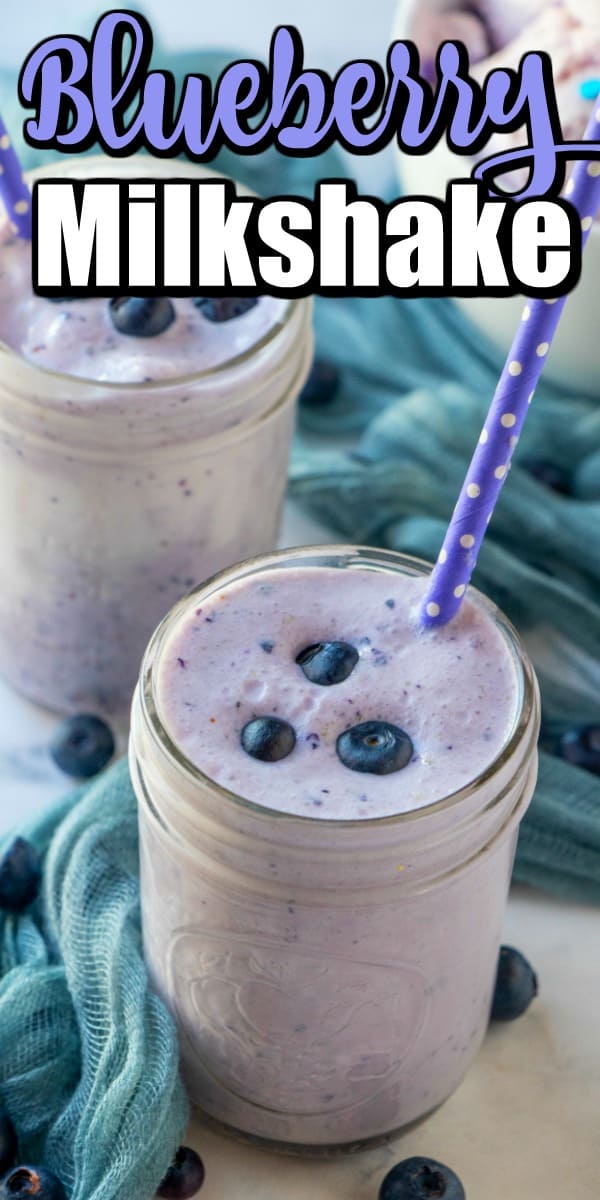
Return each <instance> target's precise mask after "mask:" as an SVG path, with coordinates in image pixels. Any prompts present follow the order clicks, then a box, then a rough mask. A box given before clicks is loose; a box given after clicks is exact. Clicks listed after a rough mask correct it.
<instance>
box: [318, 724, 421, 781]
mask: <svg viewBox="0 0 600 1200" xmlns="http://www.w3.org/2000/svg"><path fill="white" fill-rule="evenodd" d="M336 750H337V755H338V758H339V759H340V761H341V762H342V763H343V764H344V766H345V767H349V768H350V770H351V771H362V772H365V773H367V774H370V775H390V774H391V773H392V772H393V771H401V770H402V768H403V767H405V766H407V764H408V763H409V762H410V760H411V758H412V756H413V744H412V742H411V740H410V738H409V736H408V734H407V733H405V732H404V730H403V729H398V726H397V725H391V724H390V723H389V722H388V721H363V722H362V723H361V724H360V725H353V726H352V728H351V729H346V731H345V732H344V733H341V734H340V736H339V738H338V740H337V743H336Z"/></svg>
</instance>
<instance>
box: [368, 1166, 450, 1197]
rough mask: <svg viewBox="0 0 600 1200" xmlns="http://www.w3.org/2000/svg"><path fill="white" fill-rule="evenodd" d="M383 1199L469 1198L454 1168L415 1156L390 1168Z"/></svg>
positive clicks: (382, 1193) (384, 1185) (383, 1187)
mask: <svg viewBox="0 0 600 1200" xmlns="http://www.w3.org/2000/svg"><path fill="white" fill-rule="evenodd" d="M379 1200H465V1189H464V1187H463V1185H462V1183H461V1182H460V1179H459V1178H458V1175H455V1174H454V1171H451V1170H450V1167H445V1166H444V1164H443V1163H439V1162H436V1161H435V1159H434V1158H421V1157H419V1156H415V1157H414V1158H405V1159H404V1161H403V1162H399V1163H397V1164H396V1166H395V1167H392V1169H391V1171H388V1173H387V1175H386V1177H385V1179H384V1181H383V1183H382V1185H381V1187H380V1189H379Z"/></svg>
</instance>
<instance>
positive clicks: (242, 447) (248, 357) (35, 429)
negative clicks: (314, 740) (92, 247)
mask: <svg viewBox="0 0 600 1200" xmlns="http://www.w3.org/2000/svg"><path fill="white" fill-rule="evenodd" d="M146 161H148V163H149V165H148V167H147V168H145V166H144V165H143V164H144V160H143V159H139V158H138V159H133V160H127V161H126V162H123V161H121V162H120V163H119V165H118V170H119V175H121V176H124V177H126V178H127V177H129V178H132V179H138V178H142V177H144V175H147V176H148V177H155V176H157V175H163V176H164V175H169V176H173V175H174V174H176V175H177V177H181V178H185V177H188V176H189V177H190V178H191V179H194V178H198V177H199V176H200V177H202V176H205V175H206V174H208V175H210V172H208V173H207V172H206V171H205V170H203V169H202V168H198V167H194V166H192V165H189V164H184V163H177V164H173V163H172V162H167V161H165V160H155V159H152V160H151V161H150V160H146ZM57 170H58V169H57V166H56V164H53V165H51V166H49V167H47V168H44V169H43V170H41V171H38V172H34V173H33V176H32V178H42V177H43V176H55V175H56V174H57ZM60 171H61V174H64V175H66V176H69V177H75V176H76V177H84V176H86V177H94V178H100V177H102V176H103V175H104V176H109V175H114V173H115V164H114V162H113V161H112V160H110V159H107V158H102V157H92V158H85V159H81V160H79V161H77V162H69V163H68V164H67V166H66V167H65V166H64V165H62V164H61V168H60ZM311 353H312V332H311V320H310V302H309V301H306V300H302V301H285V300H279V299H275V298H270V297H265V298H261V299H259V300H250V299H245V300H212V301H209V300H206V299H203V298H202V297H200V298H198V299H196V300H194V299H178V300H173V301H170V300H165V299H160V298H151V299H147V300H138V301H135V300H133V301H127V300H125V299H119V300H117V301H114V302H110V301H108V300H99V299H78V300H70V301H69V300H66V299H65V300H64V301H58V302H53V301H50V300H48V299H43V298H41V297H38V296H35V295H34V294H33V292H32V287H31V261H30V247H29V244H28V243H27V242H26V241H25V240H24V239H22V238H18V237H16V236H14V234H13V233H12V231H11V227H10V224H9V222H8V221H7V220H4V223H3V224H0V496H1V499H2V503H1V505H0V558H1V560H2V563H3V579H4V583H3V588H2V594H1V597H0V673H1V674H2V675H4V676H5V677H6V678H7V679H8V681H9V682H10V683H12V684H13V685H14V686H15V687H16V688H18V689H19V690H20V691H22V692H24V693H25V694H26V695H27V696H29V697H31V698H32V699H34V700H36V701H37V702H39V703H41V704H43V705H45V706H48V707H50V708H53V709H56V710H59V711H65V712H72V711H77V710H86V709H87V710H92V711H96V712H101V713H107V714H120V713H125V712H126V710H127V707H128V705H129V703H130V699H131V694H132V691H133V687H134V684H135V679H136V675H137V671H138V668H139V661H140V658H141V655H142V652H143V649H144V646H145V644H146V642H147V640H148V637H149V636H150V633H151V632H152V629H153V628H154V627H155V626H156V624H157V622H158V621H159V620H160V618H161V616H162V615H163V613H164V612H165V611H166V610H167V608H168V607H169V606H170V605H171V604H172V603H174V601H175V600H176V599H177V598H178V597H179V596H180V595H181V594H182V593H183V592H185V591H186V590H188V589H189V588H190V587H191V586H192V585H193V584H194V583H198V582H200V581H201V580H202V579H204V578H206V577H208V576H209V575H211V574H212V573H214V571H216V570H219V569H221V568H222V567H225V566H227V565H228V564H229V563H231V562H233V561H236V560H238V559H239V558H240V557H244V556H246V555H247V554H254V553H262V552H265V551H267V550H270V549H272V548H273V546H274V545H275V543H276V540H277V530H278V524H279V517H280V512H281V505H282V501H283V495H284V489H285V481H286V472H287V462H288V454H289V446H290V440H291V435H292V431H293V425H294V411H295V400H296V398H297V396H298V393H299V391H300V389H301V386H302V384H303V382H304V379H305V376H306V373H307V371H308V367H309V364H310V359H311Z"/></svg>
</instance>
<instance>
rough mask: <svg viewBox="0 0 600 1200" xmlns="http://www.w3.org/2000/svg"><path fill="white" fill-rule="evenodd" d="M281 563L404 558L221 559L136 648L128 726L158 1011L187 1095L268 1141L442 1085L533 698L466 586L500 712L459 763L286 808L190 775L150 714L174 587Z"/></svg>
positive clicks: (511, 818) (482, 945)
mask: <svg viewBox="0 0 600 1200" xmlns="http://www.w3.org/2000/svg"><path fill="white" fill-rule="evenodd" d="M303 566H310V567H313V568H314V567H315V566H316V567H321V566H325V567H327V568H329V569H330V568H332V567H334V568H335V569H337V570H339V571H340V587H343V575H344V573H347V572H349V571H352V570H355V569H357V568H360V569H363V570H364V569H365V567H366V568H368V569H370V570H375V571H381V572H386V573H387V574H388V575H389V576H393V575H398V574H400V575H402V574H408V575H414V574H422V573H425V572H427V571H429V569H430V568H429V567H428V566H427V565H426V564H424V563H422V562H420V561H418V560H416V559H412V558H408V557H405V556H403V555H400V554H395V553H391V552H390V553H388V552H384V551H376V550H370V549H362V548H358V549H357V548H350V547H323V548H320V549H308V550H307V549H303V550H299V551H292V552H284V553H280V554H278V555H272V556H269V557H268V558H263V559H258V560H255V561H252V562H249V563H245V564H242V565H241V566H240V567H236V568H232V569H231V570H228V571H225V572H223V573H221V574H220V575H218V576H216V577H215V578H214V579H213V580H211V581H209V582H208V583H207V584H205V585H204V587H202V588H200V589H198V590H197V591H196V592H194V593H193V594H192V596H191V597H188V598H186V599H184V600H183V601H181V602H180V603H179V604H178V605H177V606H176V607H175V608H174V609H173V611H172V612H171V613H170V614H169V615H168V616H167V617H166V619H165V620H164V621H163V623H162V625H161V626H160V627H159V629H158V630H157V632H156V633H155V635H154V637H153V638H152V640H151V642H150V645H149V648H148V650H147V653H146V656H145V659H144V662H143V666H142V673H141V678H140V681H139V684H138V688H137V690H136V694H135V698H134V703H133V714H132V731H131V740H130V763H131V774H132V779H133V784H134V788H135V792H136V794H137V799H138V804H139V829H140V855H141V904H142V921H143V931H144V945H145V953H146V959H147V963H148V968H149V971H150V975H151V979H152V982H153V985H154V986H155V988H156V989H157V991H158V992H159V994H160V995H161V996H162V998H163V1000H164V1002H165V1003H166V1005H167V1006H168V1008H169V1009H170V1011H171V1013H172V1014H173V1017H174V1018H175V1021H176V1023H177V1026H178V1029H179V1036H180V1046H181V1063H182V1069H183V1075H184V1080H185V1083H186V1086H187V1088H188V1091H189V1095H190V1097H191V1100H192V1101H193V1102H194V1104H195V1105H197V1106H198V1107H199V1108H200V1109H201V1110H202V1111H203V1112H204V1113H205V1114H206V1115H207V1116H208V1117H209V1118H212V1119H213V1120H214V1121H216V1122H218V1123H219V1124H221V1125H224V1126H227V1127H229V1128H230V1129H233V1130H235V1131H237V1132H238V1133H241V1134H243V1135H245V1136H247V1137H250V1138H255V1139H260V1140H261V1141H264V1142H269V1143H272V1144H275V1145H278V1146H279V1147H282V1148H287V1149H289V1150H297V1151H300V1150H304V1151H310V1152H324V1151H328V1152H331V1150H332V1149H335V1148H338V1147H346V1148H347V1147H355V1146H356V1145H362V1144H363V1143H368V1142H370V1141H372V1140H375V1139H378V1138H380V1137H382V1136H383V1135H387V1134H390V1133H392V1132H395V1131H397V1130H399V1129H400V1128H402V1127H403V1126H405V1125H407V1124H409V1123H410V1122H413V1121H415V1120H416V1119H417V1118H420V1117H422V1116H423V1115H424V1114H426V1113H428V1112H430V1111H431V1110H432V1109H434V1108H435V1107H436V1106H437V1105H439V1104H440V1103H441V1102H442V1101H443V1100H445V1099H446V1098H447V1097H448V1096H449V1095H450V1093H451V1092H452V1091H453V1090H454V1089H455V1088H456V1087H457V1085H458V1084H459V1083H460V1081H461V1080H462V1078H463V1076H464V1074H465V1072H466V1070H467V1068H468V1067H469V1065H470V1063H471V1062H472V1061H473V1059H474V1057H475V1055H476V1054H477V1051H478V1049H479V1047H480V1045H481V1042H482V1039H483V1036H484V1034H485V1031H486V1027H487V1024H488V1018H489V1011H490V1003H491V996H492V989H493V985H494V980H495V972H496V966H497V959H498V950H499V945H500V937H501V930H502V924H503V917H504V910H505V904H506V898H507V892H508V887H509V882H510V877H511V871H512V864H513V856H514V851H515V844H516V839H517V833H518V827H519V822H520V820H521V818H522V817H523V814H524V813H525V810H526V808H527V806H528V804H529V801H530V799H531V796H532V793H533V788H534V784H535V779H536V770H537V750H536V745H537V735H538V727H539V695H538V688H537V684H536V680H535V676H534V673H533V669H532V667H531V664H530V662H529V660H528V658H527V656H526V654H525V653H524V651H523V648H522V647H521V645H520V643H519V641H518V638H517V635H516V633H515V631H514V630H513V628H512V627H511V626H510V625H509V623H508V621H507V620H506V618H505V617H504V616H503V615H502V614H501V613H500V612H499V611H498V610H497V609H496V608H495V607H494V606H493V605H492V604H491V603H490V602H489V601H487V600H486V599H485V598H484V597H483V596H481V595H480V594H479V593H477V592H475V591H472V592H471V593H470V595H471V596H472V599H473V600H474V602H475V603H476V604H478V605H483V606H484V607H485V611H486V612H487V613H488V615H489V617H490V619H491V620H492V621H493V622H494V623H495V625H496V627H497V629H498V630H499V631H500V633H501V635H502V638H503V639H504V641H505V643H506V646H507V648H508V650H509V653H510V656H511V657H512V660H513V662H514V667H515V680H516V692H515V709H514V712H515V716H514V725H513V727H512V730H511V732H510V735H509V737H508V740H507V741H506V743H505V745H503V747H502V749H501V751H500V753H498V754H497V756H496V757H494V759H493V761H490V763H489V764H488V766H487V767H486V769H485V770H484V771H483V773H482V774H480V775H479V776H478V777H477V778H475V779H473V780H472V781H471V782H469V783H468V784H467V785H466V786H465V787H463V788H461V789H460V790H459V791H457V792H454V793H453V794H452V795H445V796H444V795H441V796H440V797H439V799H438V800H437V801H436V802H435V803H431V804H429V806H428V807H425V808H421V809H418V810H415V811H411V812H405V813H402V814H401V815H397V816H391V817H381V818H372V819H370V818H363V819H360V820H327V819H321V818H314V817H310V816H294V815H290V814H289V813H281V812H277V811H273V810H271V809H267V808H264V807H261V806H260V805H257V804H254V803H252V802H251V801H249V800H246V799H242V798H241V797H240V796H238V795H234V794H232V793H231V792H229V791H227V790H226V789H225V788H223V787H221V786H219V785H218V784H216V783H215V782H214V781H212V780H211V779H210V778H208V777H207V776H205V775H204V774H203V773H202V771H201V770H199V769H198V767H196V766H194V765H193V764H192V763H191V762H190V761H188V760H187V759H186V757H185V756H184V754H183V753H182V751H181V749H180V748H179V747H178V746H177V745H175V744H174V743H173V741H172V740H171V738H170V736H169V733H168V731H167V729H166V727H165V724H164V723H163V721H162V720H161V701H160V695H157V690H156V680H157V675H158V671H159V666H160V661H161V654H162V651H163V647H164V646H165V645H166V643H167V642H168V641H169V640H170V639H171V637H172V635H173V634H174V632H175V630H176V628H177V626H178V624H179V622H181V621H183V620H185V618H186V615H189V612H190V605H193V606H194V608H196V607H198V606H201V605H202V603H203V602H206V601H207V600H208V598H209V597H211V596H212V595H213V594H215V593H216V594H219V595H222V594H223V592H224V591H225V590H226V589H227V587H228V586H229V585H230V584H232V583H236V582H237V581H240V580H243V579H244V578H247V577H249V576H250V575H254V576H255V575H257V574H258V575H260V574H261V573H263V572H265V571H268V572H269V580H270V584H271V586H273V584H274V578H273V571H275V573H277V572H279V571H285V570H286V569H288V568H290V567H292V568H300V567H303Z"/></svg>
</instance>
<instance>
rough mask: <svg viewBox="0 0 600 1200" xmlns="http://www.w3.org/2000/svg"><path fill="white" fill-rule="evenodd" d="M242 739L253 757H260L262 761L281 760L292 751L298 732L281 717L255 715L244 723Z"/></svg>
mask: <svg viewBox="0 0 600 1200" xmlns="http://www.w3.org/2000/svg"><path fill="white" fill-rule="evenodd" d="M241 741H242V747H243V749H244V750H245V751H246V754H249V755H250V757H251V758H258V759H260V761H261V762H279V760H280V759H281V758H287V756H288V754H291V753H292V750H293V749H294V746H295V745H296V734H295V733H294V730H293V729H292V726H291V725H290V724H289V723H288V722H287V721H282V720H280V718H279V717H255V718H254V720H253V721H248V724H247V725H244V728H243V729H242V735H241Z"/></svg>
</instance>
